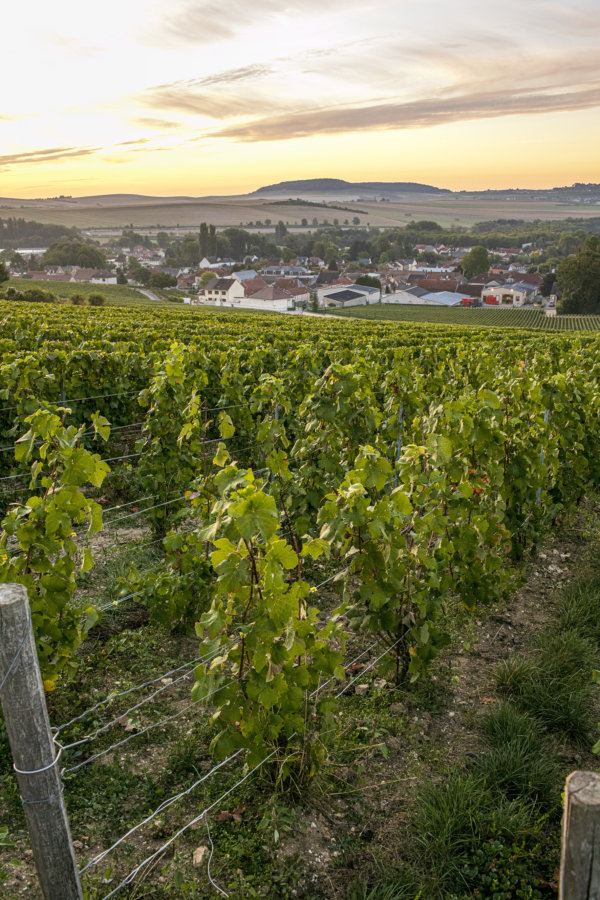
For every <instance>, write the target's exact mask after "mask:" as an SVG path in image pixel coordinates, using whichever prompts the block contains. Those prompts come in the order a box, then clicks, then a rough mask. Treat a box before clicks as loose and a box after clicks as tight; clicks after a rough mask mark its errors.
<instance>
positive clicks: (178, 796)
mask: <svg viewBox="0 0 600 900" xmlns="http://www.w3.org/2000/svg"><path fill="white" fill-rule="evenodd" d="M241 752H242V750H241V748H240V749H239V750H236V752H235V753H232V754H231V755H230V756H228V757H227V758H226V759H223V760H221V762H220V763H217V765H216V766H213V768H212V769H211V770H210V772H207V773H206V775H203V776H202V777H201V778H198V779H197V780H196V781H194V783H193V784H191V785H190V786H189V787H188V788H186V789H185V791H180V792H179V793H178V794H173V796H172V797H169V798H168V799H167V800H163V802H162V803H161V804H160V806H157V808H156V809H155V810H154V812H152V813H150V815H149V816H147V817H146V818H145V819H143V821H141V822H139V823H138V824H137V825H134V826H133V828H130V829H129V831H127V832H126V833H125V834H124V835H123V836H122V837H120V838H119V839H118V840H117V841H115V842H114V844H112V845H111V846H110V847H108V848H107V849H106V850H103V851H102V853H99V854H98V856H95V857H94V859H91V860H90V861H89V862H88V863H86V865H85V866H84V867H83V868H82V869H80V871H79V874H80V875H83V873H84V872H86V871H87V870H88V869H91V868H92V866H97V865H98V863H100V862H102V860H103V859H105V858H106V857H107V856H108V854H109V853H112V851H113V850H116V848H117V847H118V846H119V845H120V844H122V843H123V842H124V841H125V840H127V838H128V837H130V836H131V835H132V834H134V833H135V832H136V831H138V830H139V829H140V828H142V827H143V826H144V825H147V824H148V822H151V821H152V819H154V818H156V816H158V815H159V814H160V813H161V812H164V810H165V809H168V808H169V807H170V806H172V805H173V803H177V801H178V800H181V799H182V798H183V797H187V795H188V794H191V792H192V791H193V790H194V788H196V787H198V785H199V784H202V783H203V782H204V781H206V780H207V779H208V778H210V776H211V775H213V774H214V773H215V772H218V770H219V769H222V768H223V766H225V765H227V763H229V762H231V761H232V760H233V759H235V758H236V756H239V755H240V753H241ZM139 868H141V866H140V867H139ZM139 868H138V871H139ZM136 874H137V871H136ZM133 877H134V878H135V875H134V876H133ZM131 880H133V879H131ZM127 883H129V882H122V883H121V884H120V885H119V888H121V887H123V885H124V884H127ZM108 896H110V895H108Z"/></svg>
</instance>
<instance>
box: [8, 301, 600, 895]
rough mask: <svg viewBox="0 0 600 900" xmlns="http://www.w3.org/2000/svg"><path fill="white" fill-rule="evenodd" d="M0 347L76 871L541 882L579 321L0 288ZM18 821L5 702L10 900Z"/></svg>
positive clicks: (580, 649)
mask: <svg viewBox="0 0 600 900" xmlns="http://www.w3.org/2000/svg"><path fill="white" fill-rule="evenodd" d="M465 312H469V311H468V310H466V311H465ZM485 312H487V311H485ZM0 344H1V347H2V364H1V370H0V431H1V436H0V444H1V446H0V503H1V505H2V511H3V520H2V528H1V531H0V570H1V571H0V576H1V577H0V583H6V582H19V583H22V584H24V585H25V586H26V588H27V592H28V596H29V603H30V608H31V627H32V628H33V631H34V634H35V638H36V646H37V651H38V656H39V661H40V666H41V670H42V676H43V679H44V687H45V690H46V691H47V695H46V696H47V704H48V709H49V715H50V721H51V724H52V726H53V727H54V729H55V730H54V741H55V743H56V746H57V747H60V751H61V752H60V773H61V774H60V779H61V788H62V789H63V790H64V796H65V801H66V805H67V810H68V814H69V818H70V822H71V828H72V832H73V839H74V848H75V854H76V857H77V861H78V865H79V867H80V869H81V872H82V881H83V885H84V889H85V891H86V896H87V897H89V898H90V900H108V898H109V897H112V896H117V897H119V896H131V897H133V896H137V897H145V896H148V897H153V898H157V900H168V898H180V897H181V898H183V897H190V898H209V897H211V896H214V890H215V888H214V884H215V883H216V884H217V885H218V886H219V889H220V890H221V891H225V892H226V893H227V894H228V895H229V896H230V897H232V898H236V900H238V898H239V900H242V898H259V897H268V898H282V900H283V898H288V897H292V896H294V897H300V898H305V900H321V898H322V900H417V898H418V897H419V896H420V897H421V898H425V897H427V898H428V900H449V898H450V897H452V898H456V900H475V898H478V900H515V898H519V897H523V898H524V897H526V896H529V897H531V898H534V897H535V898H536V900H550V898H551V897H554V896H555V884H554V882H555V869H556V866H557V861H558V850H559V845H560V811H561V809H560V804H561V790H562V786H563V783H564V777H565V775H566V774H567V772H568V771H569V770H570V769H571V768H573V767H575V766H579V767H580V768H594V767H595V765H596V761H595V757H594V756H593V754H592V752H591V748H592V745H593V742H594V736H593V735H594V730H595V727H596V722H597V720H598V714H599V712H600V710H599V709H598V697H597V688H596V686H595V685H594V683H593V681H592V679H591V678H590V672H591V671H592V669H598V668H599V667H600V665H599V663H600V659H599V656H600V630H599V628H598V620H599V614H600V569H599V567H598V563H597V559H598V546H599V544H600V508H599V505H598V501H597V486H598V483H599V481H600V460H599V459H598V452H597V448H598V442H599V441H600V417H599V415H598V412H599V410H600V390H599V388H598V384H599V375H600V337H599V336H598V335H597V334H595V333H593V332H577V333H569V332H565V333H562V332H560V333H559V332H557V333H541V332H539V331H536V330H531V329H520V328H502V327H495V328H487V327H482V328H479V327H474V326H472V325H469V326H468V327H461V326H460V325H456V324H455V325H453V326H452V327H448V326H446V325H443V324H439V323H436V324H427V323H418V322H416V323H415V322H412V323H411V322H409V323H406V322H376V321H372V322H362V321H356V320H347V321H338V320H337V319H335V318H328V317H323V318H316V317H304V318H303V317H292V316H263V315H261V314H256V313H254V314H251V315H250V314H245V313H243V312H239V311H236V312H235V313H234V314H233V313H232V314H226V313H224V312H221V311H216V310H207V309H195V310H193V311H192V310H189V309H181V308H179V307H175V306H171V305H167V304H154V305H153V306H146V307H142V306H140V307H139V308H136V309H135V310H132V309H127V308H118V307H116V306H111V307H110V308H100V309H98V308H89V307H86V308H80V307H71V306H68V305H44V304H35V305H33V304H31V305H30V304H24V303H23V304H17V303H8V302H4V303H0ZM0 626H1V622H0ZM2 658H3V657H0V659H2ZM9 658H10V659H11V660H12V659H14V660H15V663H14V666H12V663H11V666H12V668H11V671H8V672H6V671H3V670H2V668H1V666H2V665H3V664H2V663H0V685H2V688H0V690H2V689H3V688H4V686H5V685H7V687H6V689H5V690H4V691H3V693H2V700H3V702H5V701H7V702H8V699H9V692H10V681H9V676H10V677H11V678H12V677H17V673H18V677H21V675H23V677H25V676H26V675H27V672H26V671H25V672H22V670H23V669H24V665H21V663H20V658H19V648H18V647H16V648H15V652H14V654H12V656H11V655H10V654H9V655H7V659H9ZM24 767H25V768H31V769H34V768H37V767H39V763H36V762H35V761H34V760H32V761H31V762H29V761H28V760H27V758H26V759H25V765H24ZM29 800H30V802H31V801H32V800H33V802H34V803H38V802H40V803H41V802H46V800H47V798H43V797H39V798H38V797H35V796H31V797H29ZM3 826H4V827H3ZM28 849H29V847H28V838H27V832H26V827H25V820H24V817H23V810H22V806H21V801H20V797H19V789H18V787H17V784H16V781H15V779H14V773H13V770H12V753H11V749H10V746H9V741H8V736H7V730H6V728H5V727H4V724H0V885H1V886H2V889H3V896H6V897H7V900H17V897H19V896H22V895H23V893H26V894H27V896H28V897H31V898H32V900H38V898H39V896H40V894H39V891H38V888H37V882H36V877H35V872H34V870H33V867H32V860H31V856H30V854H29V853H28ZM207 864H209V865H210V868H209V869H208V872H207ZM209 876H210V878H211V879H212V881H209Z"/></svg>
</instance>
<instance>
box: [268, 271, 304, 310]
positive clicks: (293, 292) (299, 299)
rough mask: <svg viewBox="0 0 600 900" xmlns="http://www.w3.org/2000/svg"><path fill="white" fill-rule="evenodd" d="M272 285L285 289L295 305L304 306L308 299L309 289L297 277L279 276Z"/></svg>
mask: <svg viewBox="0 0 600 900" xmlns="http://www.w3.org/2000/svg"><path fill="white" fill-rule="evenodd" d="M273 286H274V287H275V288H278V289H279V290H281V291H286V292H287V293H288V294H289V295H290V297H293V299H294V303H295V304H296V305H297V306H306V305H307V304H308V302H309V300H310V291H309V290H308V289H307V287H306V285H305V284H302V282H301V281H298V279H297V278H279V279H278V280H277V281H276V282H275V284H274V285H273Z"/></svg>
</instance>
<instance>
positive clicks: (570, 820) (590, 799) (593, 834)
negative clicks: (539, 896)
mask: <svg viewBox="0 0 600 900" xmlns="http://www.w3.org/2000/svg"><path fill="white" fill-rule="evenodd" d="M559 897H560V900H600V775H599V774H597V773H596V772H571V774H570V775H569V777H568V778H567V783H566V785H565V809H564V813H563V832H562V852H561V860H560V893H559Z"/></svg>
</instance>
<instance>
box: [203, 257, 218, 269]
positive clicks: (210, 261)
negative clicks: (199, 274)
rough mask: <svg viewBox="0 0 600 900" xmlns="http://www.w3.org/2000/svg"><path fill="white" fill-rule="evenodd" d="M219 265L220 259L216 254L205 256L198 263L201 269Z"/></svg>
mask: <svg viewBox="0 0 600 900" xmlns="http://www.w3.org/2000/svg"><path fill="white" fill-rule="evenodd" d="M218 265H219V259H218V257H216V256H205V257H204V258H203V259H201V260H200V262H199V263H198V268H199V269H214V267H215V266H218Z"/></svg>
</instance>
